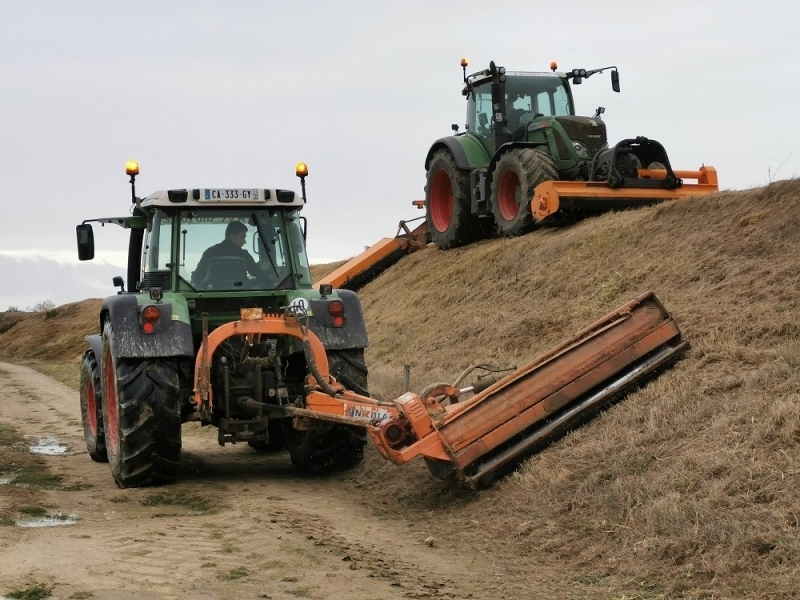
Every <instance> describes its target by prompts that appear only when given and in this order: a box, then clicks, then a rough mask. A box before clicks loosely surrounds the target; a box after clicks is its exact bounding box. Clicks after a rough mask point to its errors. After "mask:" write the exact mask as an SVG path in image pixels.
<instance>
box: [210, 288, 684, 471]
mask: <svg viewBox="0 0 800 600" xmlns="http://www.w3.org/2000/svg"><path fill="white" fill-rule="evenodd" d="M302 320H303V315H302V313H301V312H298V311H292V310H289V311H287V312H286V313H285V314H283V315H262V314H260V313H259V311H254V310H252V309H249V310H243V311H242V320H240V321H236V322H232V323H228V324H226V325H223V326H221V327H219V328H217V329H215V330H214V331H213V332H212V333H210V334H209V333H207V332H206V333H205V334H204V340H203V343H202V345H201V347H200V352H198V355H197V364H196V368H195V402H196V404H197V406H198V407H200V409H199V410H200V412H201V414H202V413H204V412H206V413H209V414H210V412H211V410H212V407H213V402H214V398H213V396H212V394H211V385H210V383H209V380H208V376H207V374H208V372H209V369H210V366H211V361H210V358H209V357H210V356H211V355H213V353H214V349H215V348H217V347H218V346H219V345H220V344H221V343H223V342H224V341H225V340H226V339H227V338H228V337H230V336H237V335H245V336H247V339H248V342H249V343H253V342H254V341H257V338H258V336H265V337H272V336H276V335H286V336H291V337H294V338H295V339H296V340H298V342H300V343H301V344H302V345H303V347H304V349H305V352H306V356H307V360H308V364H309V366H310V369H309V370H310V371H311V375H309V377H308V380H307V386H306V389H307V392H306V395H305V398H303V399H302V401H298V400H295V401H293V402H291V403H288V402H287V403H286V404H284V405H272V404H266V403H258V402H257V401H256V400H255V399H250V398H239V399H238V402H239V403H245V404H246V403H253V404H258V408H261V409H263V410H265V411H272V412H273V413H280V415H281V416H282V417H292V418H293V419H294V420H295V427H296V428H297V429H305V428H312V429H313V428H315V427H317V428H318V427H325V426H326V425H325V424H326V423H328V424H330V423H337V424H342V425H348V426H355V427H364V428H366V430H367V432H368V434H369V437H370V438H371V439H372V441H373V442H374V443H375V445H376V447H377V448H378V450H379V452H380V454H381V456H383V457H384V458H386V459H387V460H391V461H392V462H394V463H395V464H398V465H399V464H403V463H405V462H408V461H409V460H412V459H414V458H416V457H418V456H422V457H423V458H424V459H425V460H426V462H427V464H428V467H429V469H430V471H431V472H432V473H433V474H434V475H436V476H438V477H442V478H444V477H449V476H455V477H457V478H458V479H460V480H462V481H464V482H466V483H467V484H469V485H472V486H477V485H480V484H486V483H489V482H491V481H493V480H494V479H495V478H496V477H497V476H499V475H501V474H502V473H504V472H506V471H508V470H509V469H511V468H513V467H514V466H515V465H516V464H518V462H519V461H520V460H521V459H523V458H524V457H526V456H528V455H530V454H531V453H532V452H534V451H536V450H538V449H541V448H542V447H543V446H544V445H546V444H547V443H549V442H550V441H552V440H554V439H556V438H557V437H559V436H560V435H562V434H563V433H564V432H565V431H567V430H568V429H570V428H571V427H574V426H576V425H578V424H580V423H581V422H583V421H585V420H586V419H588V418H589V417H591V416H592V415H594V414H595V413H597V412H598V411H599V410H600V409H601V408H602V407H603V406H606V405H608V404H609V403H610V402H612V401H614V400H615V399H617V398H619V397H620V395H621V394H623V393H624V392H626V391H627V390H629V389H630V388H631V387H633V386H635V385H637V384H640V383H641V382H642V381H644V380H646V379H647V378H648V377H649V376H652V375H653V374H655V373H656V372H657V371H658V370H659V369H661V368H663V367H664V366H666V365H668V364H669V363H670V362H671V361H673V360H674V359H675V358H676V357H677V356H678V355H679V354H680V353H681V352H682V351H683V350H685V349H686V348H687V347H688V342H686V341H684V339H683V337H682V335H681V332H680V329H679V328H678V326H677V324H676V323H675V321H674V319H673V318H672V316H671V315H670V314H669V312H667V310H666V309H665V308H664V306H663V305H662V304H661V303H660V302H659V301H658V299H657V298H656V297H655V295H654V294H653V293H652V292H648V293H646V294H644V295H642V296H640V297H638V298H636V299H635V300H633V301H631V302H629V303H627V304H625V305H624V306H621V307H620V308H618V309H617V310H615V311H613V312H612V313H610V314H608V315H606V316H605V317H603V318H602V319H600V320H598V321H597V322H595V323H593V324H592V325H590V326H588V327H586V328H585V329H582V330H581V331H579V332H578V333H576V334H575V335H574V336H572V337H571V338H569V339H567V340H565V341H563V342H562V343H561V344H559V345H558V346H556V347H555V348H553V349H551V350H549V351H547V352H545V353H544V354H542V355H540V356H539V357H537V358H536V359H534V360H533V361H531V362H530V363H529V364H527V365H525V366H523V367H521V368H519V369H517V370H515V371H514V372H513V373H511V374H509V375H507V376H505V377H503V378H502V379H500V380H499V381H495V380H494V379H487V380H485V381H484V382H483V384H482V385H476V386H470V387H468V388H465V389H463V390H460V389H458V388H455V387H453V386H448V385H438V386H434V387H432V388H429V389H428V390H427V391H426V392H424V393H422V394H421V395H418V394H414V393H412V392H408V393H405V394H403V395H401V396H400V397H398V398H396V399H394V400H392V401H391V402H385V401H380V400H376V399H374V398H370V397H367V396H362V395H359V394H356V393H354V392H351V391H348V390H346V389H345V388H344V387H343V386H342V385H341V384H339V383H338V382H337V381H336V380H335V379H334V378H332V377H331V376H330V374H329V372H328V361H327V359H326V357H325V351H324V348H323V346H322V344H321V342H320V341H319V339H318V338H317V337H316V336H315V335H314V333H313V332H311V331H309V330H307V329H306V328H304V327H303V325H302ZM481 387H482V388H485V389H483V390H482V391H479V388H481ZM470 391H471V392H477V393H475V395H473V396H472V397H470V398H468V399H466V400H464V401H461V396H462V395H464V394H466V392H470ZM223 401H227V399H224V400H223Z"/></svg>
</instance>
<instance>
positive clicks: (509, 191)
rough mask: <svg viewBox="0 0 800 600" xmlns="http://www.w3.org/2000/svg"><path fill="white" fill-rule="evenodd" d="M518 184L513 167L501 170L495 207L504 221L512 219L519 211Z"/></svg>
mask: <svg viewBox="0 0 800 600" xmlns="http://www.w3.org/2000/svg"><path fill="white" fill-rule="evenodd" d="M519 207H520V186H519V177H518V176H517V172H516V171H514V170H513V169H507V170H505V171H503V174H502V175H501V176H500V186H499V189H498V194H497V208H499V209H500V214H501V215H502V216H503V218H504V219H505V220H506V221H513V220H514V219H515V218H516V216H517V214H518V213H519Z"/></svg>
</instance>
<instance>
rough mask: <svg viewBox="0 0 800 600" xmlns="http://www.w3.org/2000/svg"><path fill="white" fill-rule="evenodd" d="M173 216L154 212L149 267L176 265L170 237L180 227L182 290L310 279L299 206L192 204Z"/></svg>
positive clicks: (289, 284)
mask: <svg viewBox="0 0 800 600" xmlns="http://www.w3.org/2000/svg"><path fill="white" fill-rule="evenodd" d="M174 221H175V217H174V216H172V215H168V214H166V213H164V212H163V211H161V210H158V211H156V214H155V216H154V219H153V228H152V232H151V234H150V235H149V236H148V243H147V245H146V248H145V252H146V261H145V265H146V266H145V271H147V270H148V269H165V268H167V269H169V268H171V267H172V266H173V265H174V262H169V261H170V254H171V252H170V251H171V248H170V243H169V240H171V239H173V235H174V233H173V232H177V234H178V244H177V261H176V262H177V266H178V275H179V277H180V280H181V281H180V288H181V289H184V290H187V289H195V290H197V291H205V290H228V291H242V290H276V289H292V288H295V287H298V285H299V286H303V287H307V286H309V285H310V284H311V273H310V271H309V267H308V258H307V256H306V252H305V244H304V243H303V233H302V229H301V226H300V222H299V221H300V218H299V216H298V215H297V211H286V210H275V209H272V210H264V209H259V210H253V209H241V208H237V209H225V210H203V209H191V210H185V211H181V212H180V213H178V215H177V222H174ZM159 240H160V242H159ZM189 286H190V287H189Z"/></svg>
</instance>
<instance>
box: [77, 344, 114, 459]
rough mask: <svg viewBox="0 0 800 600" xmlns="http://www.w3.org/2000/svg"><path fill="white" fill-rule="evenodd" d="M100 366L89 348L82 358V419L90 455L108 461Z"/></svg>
mask: <svg viewBox="0 0 800 600" xmlns="http://www.w3.org/2000/svg"><path fill="white" fill-rule="evenodd" d="M100 386H101V384H100V368H99V367H98V365H97V358H95V355H94V352H92V351H91V350H87V351H86V353H85V354H84V355H83V360H81V388H80V404H81V420H82V421H83V437H84V438H85V439H86V449H87V450H88V451H89V456H90V457H91V458H92V460H94V461H96V462H107V461H108V456H107V455H106V438H105V433H104V432H103V411H102V408H101V402H102V395H101V394H100Z"/></svg>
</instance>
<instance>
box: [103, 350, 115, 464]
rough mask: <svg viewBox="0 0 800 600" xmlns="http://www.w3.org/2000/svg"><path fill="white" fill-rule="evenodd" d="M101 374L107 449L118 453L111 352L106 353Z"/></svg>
mask: <svg viewBox="0 0 800 600" xmlns="http://www.w3.org/2000/svg"><path fill="white" fill-rule="evenodd" d="M103 376H104V377H105V383H106V386H105V393H104V394H103V409H104V410H103V412H104V413H105V414H106V418H107V419H108V421H107V422H108V427H107V428H106V440H107V442H108V446H109V450H111V452H113V453H114V454H118V453H119V428H118V415H117V388H116V383H117V382H116V373H115V371H114V360H113V359H112V358H111V352H109V353H107V354H106V364H105V368H104V369H103Z"/></svg>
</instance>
